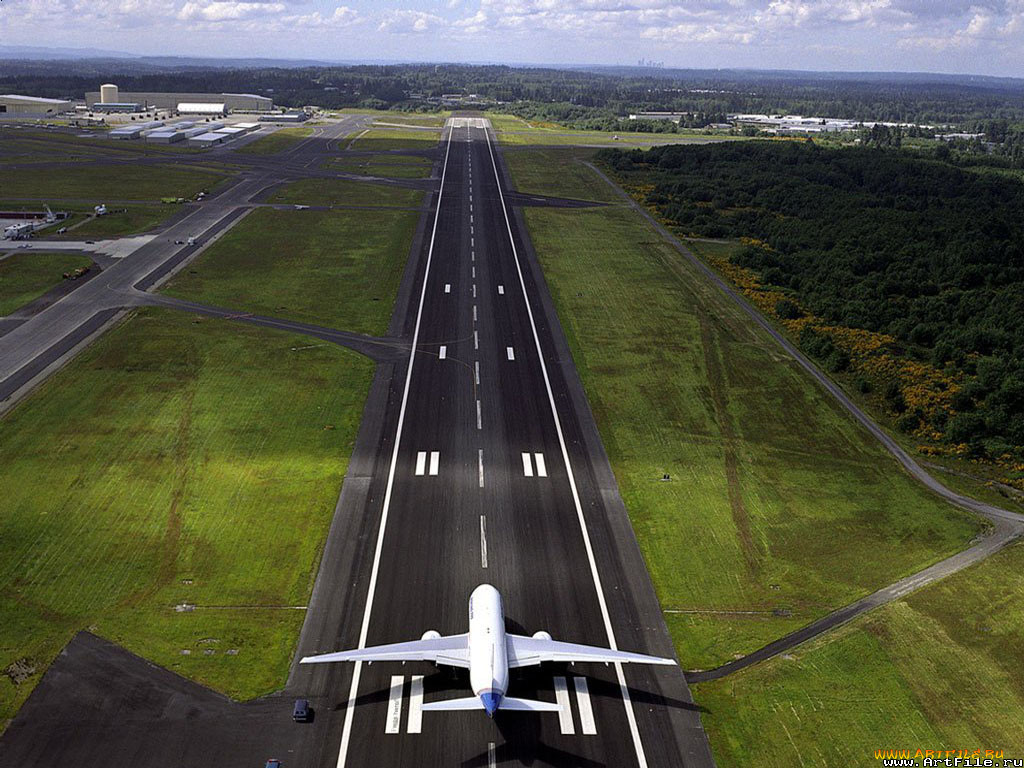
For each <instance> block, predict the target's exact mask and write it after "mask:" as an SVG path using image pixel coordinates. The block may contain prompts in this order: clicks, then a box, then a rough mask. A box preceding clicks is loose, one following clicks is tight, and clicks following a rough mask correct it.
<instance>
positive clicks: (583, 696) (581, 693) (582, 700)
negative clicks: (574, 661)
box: [572, 677, 597, 736]
mask: <svg viewBox="0 0 1024 768" xmlns="http://www.w3.org/2000/svg"><path fill="white" fill-rule="evenodd" d="M572 682H573V685H574V686H575V687H576V705H577V706H578V707H579V709H580V730H582V731H583V733H584V735H586V736H593V735H594V734H596V733H597V723H595V722H594V708H593V706H591V703H590V690H589V689H588V688H587V678H585V677H574V678H573V679H572Z"/></svg>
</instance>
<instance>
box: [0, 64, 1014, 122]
mask: <svg viewBox="0 0 1024 768" xmlns="http://www.w3.org/2000/svg"><path fill="white" fill-rule="evenodd" d="M227 63H228V64H231V63H230V62H227ZM243 64H244V65H243ZM108 79H109V80H111V81H114V82H117V83H118V84H119V85H120V86H121V87H122V89H124V90H126V91H130V90H138V91H146V90H150V91H190V90H191V91H211V92H222V91H226V92H230V91H241V92H253V93H273V95H274V98H275V100H276V101H277V102H279V103H280V104H282V105H285V106H301V105H304V104H318V105H321V106H324V107H328V108H337V107H350V106H373V107H381V108H385V109H387V108H393V109H420V108H423V107H424V104H425V102H424V101H423V100H422V99H421V98H418V97H423V96H427V97H439V96H441V95H442V94H451V93H457V94H478V95H479V96H481V97H483V98H485V99H488V100H491V101H494V102H498V103H501V104H502V105H504V106H503V107H502V108H504V109H507V110H509V111H513V112H516V113H517V114H519V115H521V116H523V117H527V118H529V119H536V120H549V121H553V122H558V123H561V124H564V125H568V126H570V127H577V128H598V129H606V130H621V127H620V123H619V122H618V121H619V119H620V118H621V117H623V116H625V115H627V114H629V113H630V112H635V111H638V110H655V111H659V110H660V111H666V110H668V111H677V112H686V113H690V114H692V116H691V117H690V118H689V119H688V120H687V121H684V125H686V124H690V125H693V126H698V127H699V126H700V125H706V124H707V123H711V122H720V121H721V119H722V118H723V117H724V115H726V114H728V113H730V112H732V113H736V112H746V113H770V114H775V113H790V114H804V115H824V116H828V117H836V118H846V119H854V120H864V121H876V120H880V121H892V122H900V121H902V122H915V123H928V124H955V125H965V124H968V123H974V122H977V121H983V120H1004V121H1010V122H1016V123H1020V122H1024V81H1021V80H1013V79H1008V78H985V77H958V76H942V75H931V76H922V75H916V76H915V75H906V74H878V73H874V74H872V73H814V72H802V73H801V72H756V71H743V70H660V69H659V70H652V69H644V68H629V67H622V68H615V69H606V70H599V71H594V70H585V69H547V68H538V67H509V66H473V65H454V64H453V65H449V64H437V65H435V64H402V65H358V66H357V65H352V66H334V65H329V64H321V65H310V66H264V67H260V66H254V65H253V63H252V62H235V63H234V64H233V65H230V66H220V67H214V66H211V65H210V63H209V61H203V62H196V63H195V64H189V63H188V60H182V61H177V62H175V61H174V60H170V61H169V60H166V59H159V58H152V59H145V58H143V59H94V60H89V59H86V60H78V61H61V62H52V61H26V60H7V61H0V92H11V93H27V94H31V95H36V96H50V97H58V98H60V97H77V98H81V96H82V94H83V93H84V92H85V91H91V90H95V89H96V87H97V85H98V83H99V82H100V81H103V80H108ZM634 127H635V126H634ZM648 127H649V129H650V130H673V129H674V128H672V127H670V126H669V125H666V124H665V123H659V124H657V125H653V124H652V125H651V126H648Z"/></svg>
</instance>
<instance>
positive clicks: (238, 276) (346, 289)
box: [166, 208, 418, 335]
mask: <svg viewBox="0 0 1024 768" xmlns="http://www.w3.org/2000/svg"><path fill="white" fill-rule="evenodd" d="M417 218H418V214H417V213H415V212H413V211H393V210H363V211H278V210H274V209H270V208H262V209H259V210H257V211H254V212H253V213H251V214H249V215H248V216H247V217H246V218H245V219H244V220H243V221H241V222H239V223H238V224H237V225H236V226H235V227H233V228H232V229H231V231H230V232H228V233H227V234H226V235H225V236H224V237H223V238H221V239H220V240H219V241H217V243H215V244H214V245H212V246H211V247H210V248H208V249H207V250H206V251H204V252H203V253H202V255H201V256H199V258H198V259H197V260H196V261H195V262H194V263H193V264H192V265H191V266H190V268H189V269H187V270H184V271H182V272H181V273H179V274H178V276H177V277H175V278H174V279H173V280H172V281H171V282H170V283H169V284H168V286H167V288H166V293H169V294H170V295H172V296H180V297H181V298H185V299H190V300H192V301H199V302H203V303H207V304H214V305H217V306H222V307H229V308H233V309H238V310H239V311H247V312H257V313H260V314H267V315H274V316H277V317H287V318H290V319H294V320H301V321H303V322H309V323H316V324H318V325H326V326H329V327H332V328H338V329H342V330H347V331H356V332H359V333H367V334H374V335H380V334H383V333H384V332H385V330H386V329H387V324H388V320H389V318H390V316H391V308H392V305H393V303H394V297H395V293H396V291H397V290H398V283H399V281H400V280H401V276H402V271H403V269H404V267H405V262H406V260H407V259H408V256H409V248H410V246H411V243H412V236H413V232H414V231H415V228H416V221H417Z"/></svg>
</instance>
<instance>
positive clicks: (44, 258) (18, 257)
mask: <svg viewBox="0 0 1024 768" xmlns="http://www.w3.org/2000/svg"><path fill="white" fill-rule="evenodd" d="M91 263H92V260H91V259H90V258H89V257H88V256H83V255H81V254H77V253H42V252H39V251H31V252H25V251H22V252H21V253H15V254H14V255H13V256H10V257H8V258H6V259H0V317H2V316H4V315H9V314H11V312H13V311H14V310H16V309H17V308H18V307H23V306H25V305H26V304H28V303H29V302H30V301H32V300H33V299H36V298H38V297H39V296H42V295H43V294H44V293H46V292H47V291H48V290H50V289H51V288H53V287H54V286H55V285H57V284H59V283H60V282H61V281H62V280H63V279H64V278H63V274H64V273H65V272H70V271H71V270H73V269H77V268H78V267H86V266H88V265H89V264H91Z"/></svg>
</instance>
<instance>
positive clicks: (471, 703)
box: [423, 696, 484, 712]
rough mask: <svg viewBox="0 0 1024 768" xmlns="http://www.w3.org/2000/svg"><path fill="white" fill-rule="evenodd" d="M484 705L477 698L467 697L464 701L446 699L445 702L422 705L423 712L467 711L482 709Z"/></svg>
mask: <svg viewBox="0 0 1024 768" xmlns="http://www.w3.org/2000/svg"><path fill="white" fill-rule="evenodd" d="M483 708H484V703H483V702H482V701H480V697H479V696H469V697H467V698H465V699H448V700H446V701H431V702H430V703H428V704H424V705H423V711H425V712H457V711H462V710H467V709H483Z"/></svg>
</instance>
